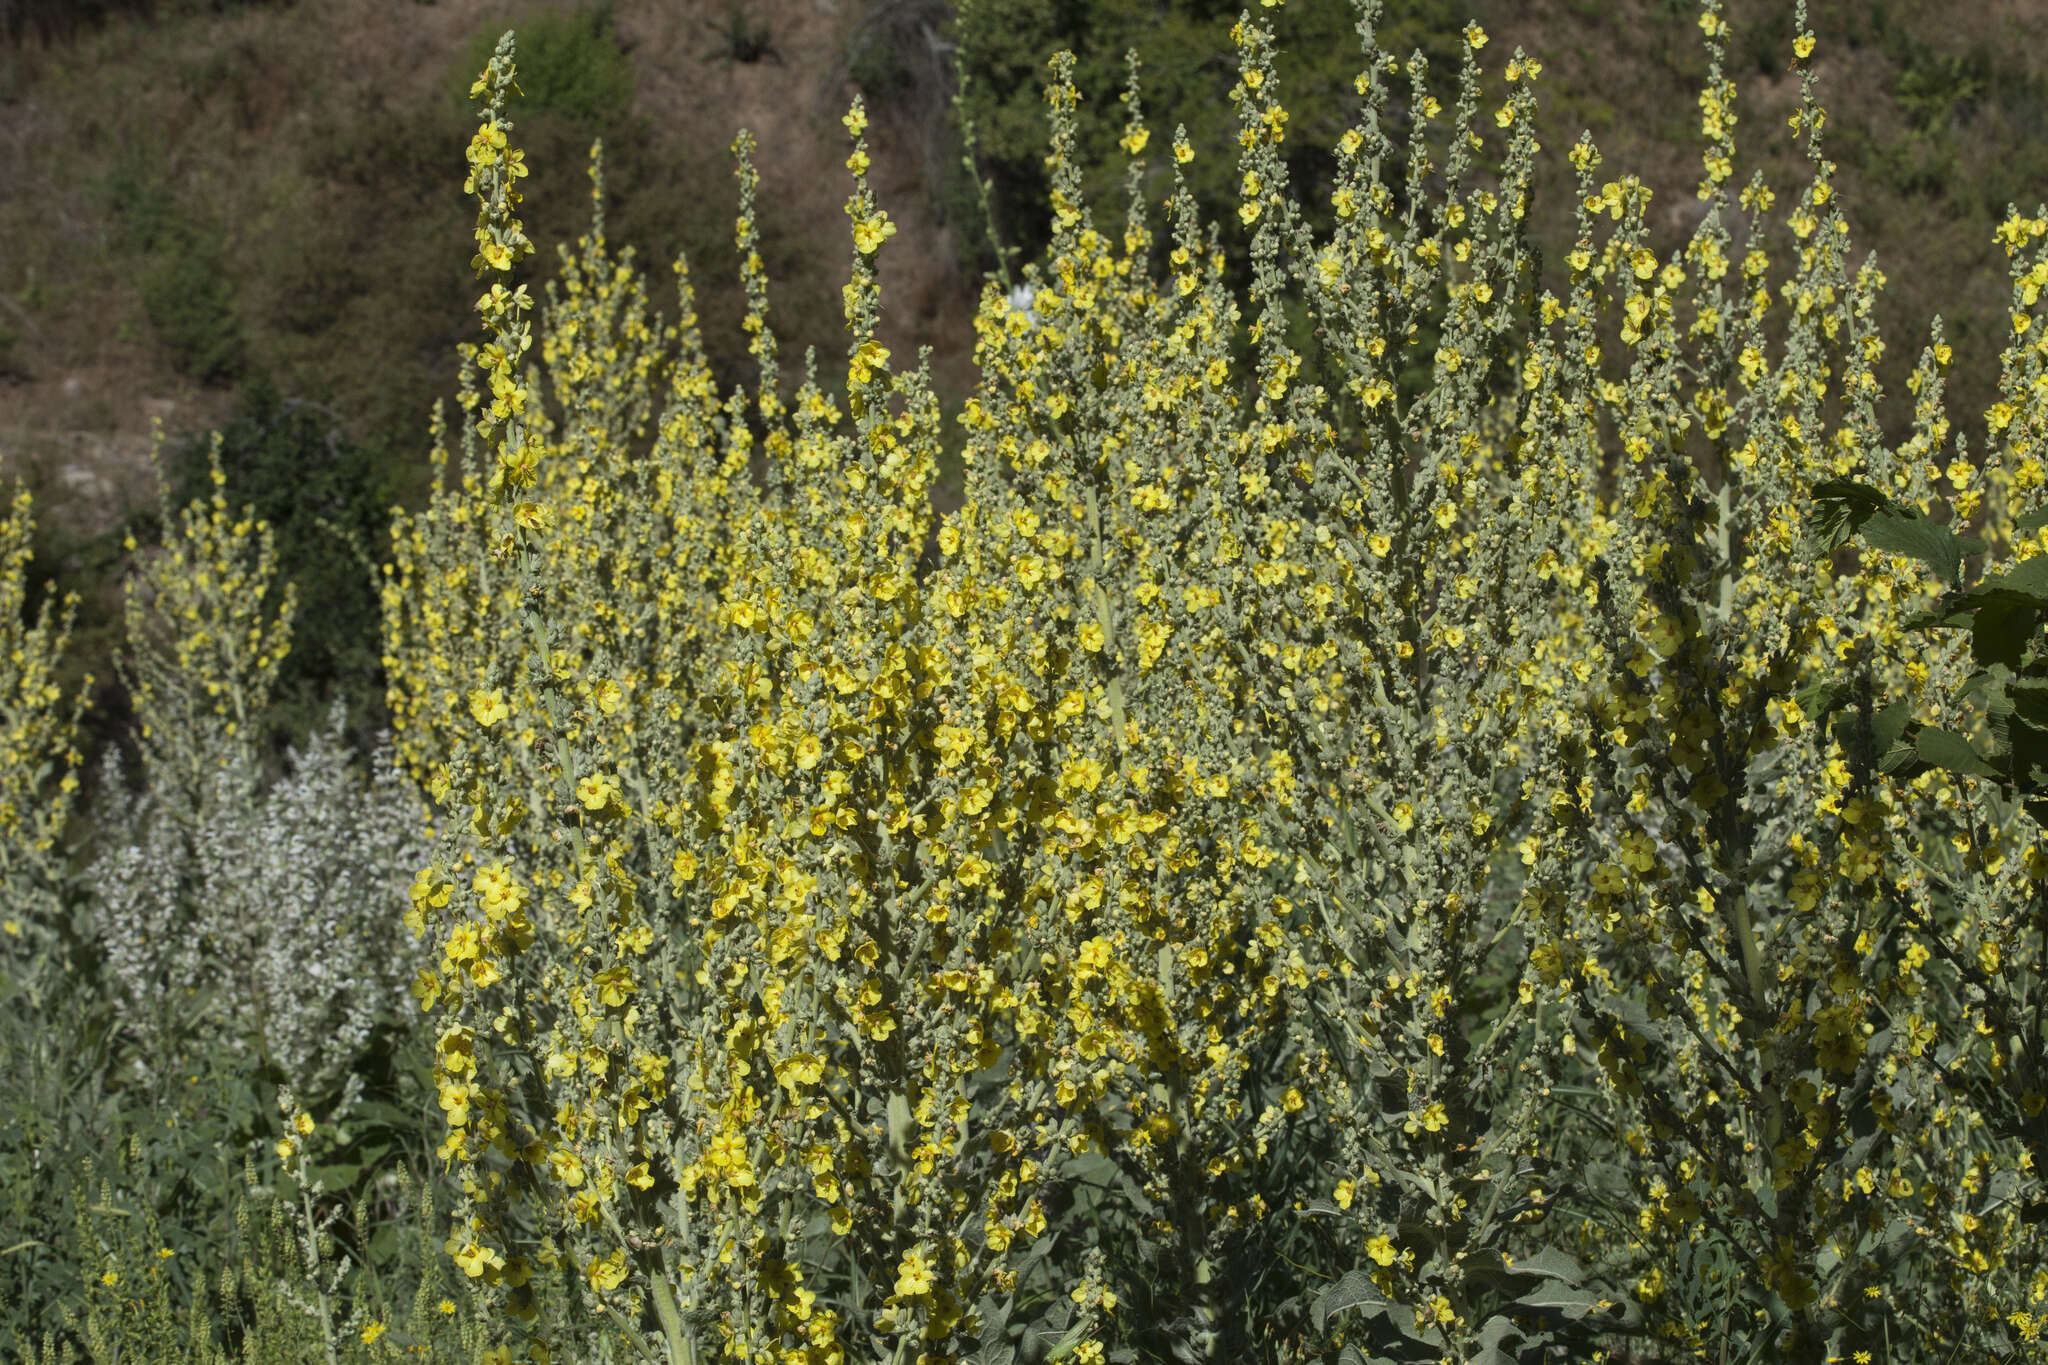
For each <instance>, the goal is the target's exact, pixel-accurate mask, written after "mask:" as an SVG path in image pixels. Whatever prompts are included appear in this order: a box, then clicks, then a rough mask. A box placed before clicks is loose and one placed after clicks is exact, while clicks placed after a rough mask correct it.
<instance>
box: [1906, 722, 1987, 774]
mask: <svg viewBox="0 0 2048 1365" xmlns="http://www.w3.org/2000/svg"><path fill="white" fill-rule="evenodd" d="M1913 743H1914V747H1915V748H1916V749H1918V750H1919V752H1920V757H1921V758H1922V759H1924V760H1926V761H1927V762H1928V763H1931V764H1933V765H1934V766H1935V767H1937V768H1946V769H1947V770H1948V771H1950V772H1952V773H1961V774H1962V775H1963V776H1965V777H1997V776H1998V775H1999V772H1998V769H1997V768H1995V767H1993V766H1992V765H1991V764H1990V763H1989V762H1987V761H1986V760H1985V759H1983V758H1982V757H1980V756H1979V755H1978V753H1977V751H1976V750H1975V749H1973V748H1971V747H1970V742H1969V741H1968V740H1966V739H1964V738H1963V737H1962V736H1961V735H1958V734H1956V733H1954V732H1953V731H1949V730H1942V729H1937V728H1936V727H1934V726H1932V725H1929V726H1923V727H1922V728H1921V730H1920V733H1919V734H1918V735H1917V736H1916V737H1915V739H1914V741H1913Z"/></svg>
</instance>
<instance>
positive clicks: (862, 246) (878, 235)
mask: <svg viewBox="0 0 2048 1365" xmlns="http://www.w3.org/2000/svg"><path fill="white" fill-rule="evenodd" d="M895 235H896V225H895V224H894V223H892V222H890V221H889V215H888V214H886V213H880V212H878V213H876V214H875V215H874V217H872V218H863V219H861V220H860V221H859V222H857V223H855V224H854V225H853V244H854V246H855V248H857V249H858V250H859V251H860V253H861V254H862V255H863V256H872V255H873V254H874V253H875V251H876V250H877V249H878V248H879V247H880V246H881V245H882V243H884V242H886V241H888V240H889V239H890V238H891V237H894V236H895Z"/></svg>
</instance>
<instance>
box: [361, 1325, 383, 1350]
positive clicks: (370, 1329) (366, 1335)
mask: <svg viewBox="0 0 2048 1365" xmlns="http://www.w3.org/2000/svg"><path fill="white" fill-rule="evenodd" d="M383 1335H384V1324H383V1323H381V1322H373V1323H371V1324H370V1325H369V1326H367V1327H365V1328H364V1329H363V1345H365V1346H368V1345H369V1344H370V1343H371V1342H373V1341H375V1340H376V1339H377V1338H378V1337H381V1336H383Z"/></svg>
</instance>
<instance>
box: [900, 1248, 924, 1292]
mask: <svg viewBox="0 0 2048 1365" xmlns="http://www.w3.org/2000/svg"><path fill="white" fill-rule="evenodd" d="M931 1292H932V1268H931V1263H930V1262H929V1261H927V1260H926V1259H925V1256H924V1252H923V1251H922V1250H920V1249H919V1248H917V1247H912V1248H911V1249H910V1250H908V1251H906V1252H904V1253H903V1260H902V1261H901V1262H900V1263H899V1264H898V1265H897V1267H896V1296H897V1297H898V1298H904V1299H914V1298H918V1297H920V1296H922V1295H925V1294H929V1293H931Z"/></svg>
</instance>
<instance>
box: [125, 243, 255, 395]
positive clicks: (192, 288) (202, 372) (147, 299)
mask: <svg viewBox="0 0 2048 1365" xmlns="http://www.w3.org/2000/svg"><path fill="white" fill-rule="evenodd" d="M222 246H223V243H222V242H221V241H220V239H219V238H218V237H216V236H214V235H213V234H211V233H207V232H204V231H200V230H197V229H193V228H190V227H185V226H180V227H178V228H177V229H175V230H174V231H172V232H171V233H170V234H169V240H168V242H167V243H166V244H165V245H164V247H163V249H162V250H161V251H159V252H158V253H157V254H156V256H155V259H154V260H152V262H151V263H150V266H149V268H148V270H147V272H146V273H145V274H144V275H143V277H142V307H143V310H144V311H145V312H146V313H148V315H149V324H150V326H151V327H153V328H155V329H156V334H157V338H158V339H159V340H160V341H162V342H163V344H164V346H165V348H166V349H167V350H169V352H170V356H171V363H172V365H174V366H176V367H177V369H178V370H179V372H180V373H183V374H187V375H190V376H191V377H192V378H194V379H197V380H199V381H200V382H202V383H206V384H224V383H227V382H229V381H231V380H233V379H236V378H238V377H240V375H241V374H242V373H243V371H244V369H245V368H246V366H247V364H248V347H249V342H248V336H247V334H246V333H245V332H244V331H243V328H242V320H241V317H240V315H239V314H237V313H236V311H235V297H234V290H233V287H232V286H231V285H230V284H229V283H228V280H229V275H228V273H227V267H226V263H225V261H224V260H223V257H222Z"/></svg>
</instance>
